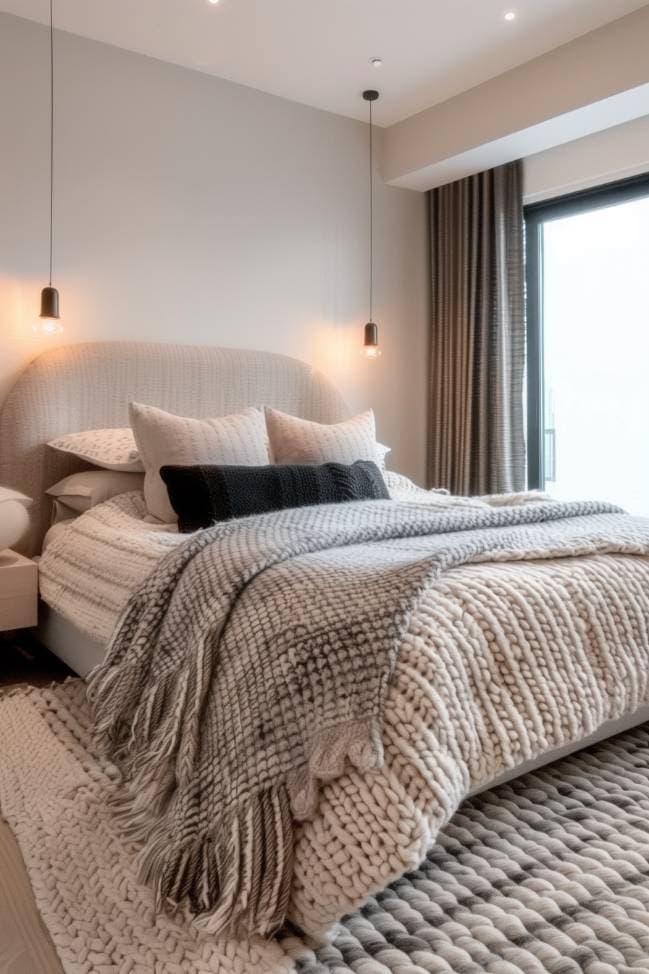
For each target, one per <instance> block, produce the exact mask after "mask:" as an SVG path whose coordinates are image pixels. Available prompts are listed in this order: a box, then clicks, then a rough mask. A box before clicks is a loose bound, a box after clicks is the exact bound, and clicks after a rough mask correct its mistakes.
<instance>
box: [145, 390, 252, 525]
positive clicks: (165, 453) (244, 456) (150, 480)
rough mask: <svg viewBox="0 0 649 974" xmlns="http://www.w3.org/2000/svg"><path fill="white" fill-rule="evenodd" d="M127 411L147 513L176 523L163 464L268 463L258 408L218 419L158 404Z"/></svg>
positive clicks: (165, 521)
mask: <svg viewBox="0 0 649 974" xmlns="http://www.w3.org/2000/svg"><path fill="white" fill-rule="evenodd" d="M129 415H130V420H131V426H132V427H133V433H134V435H135V442H136V444H137V448H138V450H139V453H140V457H141V458H142V462H143V463H144V472H145V477H144V499H145V501H146V506H147V508H148V510H149V514H152V515H153V516H154V517H157V518H159V520H161V521H164V523H165V524H173V523H175V522H176V521H177V520H178V516H177V514H176V513H175V511H174V509H173V508H172V506H171V504H170V503H169V495H168V494H167V488H166V487H165V484H164V482H163V480H162V478H161V476H160V467H165V466H168V465H172V464H173V465H179V466H194V465H196V464H202V463H226V464H233V465H235V466H251V467H258V466H263V465H264V464H267V463H268V462H269V461H268V445H267V443H268V441H267V437H266V423H265V421H264V414H263V413H262V411H261V410H260V409H255V408H254V407H250V408H248V409H244V411H243V412H242V413H235V414H234V415H231V416H219V417H217V418H215V419H189V418H186V417H184V416H174V415H173V414H172V413H166V412H165V411H164V410H162V409H157V408H156V407H155V406H144V405H142V404H141V403H137V402H132V403H131V404H130V406H129Z"/></svg>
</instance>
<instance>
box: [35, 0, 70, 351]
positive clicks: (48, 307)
mask: <svg viewBox="0 0 649 974" xmlns="http://www.w3.org/2000/svg"><path fill="white" fill-rule="evenodd" d="M53 4H54V0H50V277H49V284H48V285H47V287H44V288H43V290H42V291H41V313H40V316H39V319H38V321H37V322H36V323H35V324H34V326H33V327H34V331H35V332H38V333H39V334H41V335H56V334H57V333H58V332H61V331H63V326H62V325H61V322H60V316H59V292H58V291H57V290H56V288H55V287H52V251H53V246H52V245H53V240H54V232H53V216H54V10H53Z"/></svg>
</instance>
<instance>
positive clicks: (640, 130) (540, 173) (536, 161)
mask: <svg viewBox="0 0 649 974" xmlns="http://www.w3.org/2000/svg"><path fill="white" fill-rule="evenodd" d="M645 172H649V115H646V116H645V117H644V118H637V119H634V120H633V121H632V122H627V123H626V124H625V125H617V126H616V127H615V128H612V129H606V131H604V132H597V133H596V134H594V135H589V136H587V137H586V138H584V139H577V140H576V141H574V142H568V143H567V144H566V145H559V146H556V148H554V149H548V151H547V152H539V153H537V154H536V155H533V156H529V158H528V159H526V160H525V201H526V202H527V203H535V202H538V201H539V200H544V199H551V198H552V197H554V196H561V195H563V194H564V193H571V192H576V191H577V190H580V189H587V188H589V187H591V186H600V185H602V184H603V183H609V182H613V181H614V180H616V179H625V178H626V177H628V176H637V175H639V174H640V173H645Z"/></svg>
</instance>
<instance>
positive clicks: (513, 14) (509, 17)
mask: <svg viewBox="0 0 649 974" xmlns="http://www.w3.org/2000/svg"><path fill="white" fill-rule="evenodd" d="M505 20H506V21H508V23H511V22H512V20H516V11H515V10H508V11H507V13H506V14H505Z"/></svg>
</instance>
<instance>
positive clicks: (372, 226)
mask: <svg viewBox="0 0 649 974" xmlns="http://www.w3.org/2000/svg"><path fill="white" fill-rule="evenodd" d="M373 141H374V140H373V139H372V102H370V321H372V304H373V297H374V160H373V151H372V150H373Z"/></svg>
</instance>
